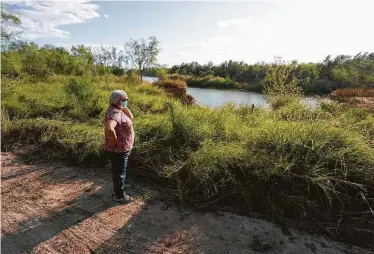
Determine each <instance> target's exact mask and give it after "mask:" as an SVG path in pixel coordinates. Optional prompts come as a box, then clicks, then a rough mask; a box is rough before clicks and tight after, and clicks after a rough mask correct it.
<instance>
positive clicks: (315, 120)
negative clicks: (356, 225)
mask: <svg viewBox="0 0 374 254" xmlns="http://www.w3.org/2000/svg"><path fill="white" fill-rule="evenodd" d="M51 82H52V83H51ZM118 88H119V89H124V90H125V91H126V92H127V93H128V95H129V98H130V99H131V102H130V104H129V107H130V108H131V110H132V111H133V112H134V115H135V116H136V118H135V122H134V124H135V129H136V133H137V135H136V143H135V144H136V145H135V148H134V150H133V152H132V156H131V157H130V167H131V168H132V170H130V174H132V175H133V176H134V177H135V176H137V177H143V178H145V179H150V180H151V181H152V182H155V181H156V182H158V183H160V184H163V185H165V186H168V187H169V188H170V189H171V190H173V191H172V192H170V194H173V195H175V198H177V199H178V200H179V201H181V202H184V203H187V204H190V205H193V206H198V207H207V206H210V207H211V206H227V205H229V206H232V207H235V208H240V209H244V210H245V211H248V210H255V211H258V212H263V213H267V214H269V215H273V216H286V217H293V218H305V217H316V216H317V217H318V218H319V219H321V220H328V221H337V220H339V219H342V220H343V221H345V220H351V219H352V218H355V217H359V214H360V217H361V219H364V220H365V218H366V217H367V216H366V215H369V214H370V207H372V206H373V197H374V189H373V188H374V174H373V173H374V143H373V139H372V137H373V135H374V116H373V115H372V114H370V113H369V112H367V111H365V110H363V109H355V108H349V107H345V106H343V105H340V104H337V103H334V102H322V103H321V106H319V107H318V108H316V109H311V108H308V107H306V106H303V105H302V104H298V102H293V103H291V104H287V105H285V106H283V107H280V108H279V109H278V110H276V111H273V110H265V109H261V108H256V109H252V108H250V107H245V106H242V107H234V106H231V105H227V106H224V107H221V108H219V109H211V108H205V107H199V106H189V107H187V106H183V105H182V104H181V103H179V102H178V101H175V100H174V99H172V98H169V97H167V96H166V95H165V93H164V92H163V90H160V89H159V88H157V87H156V86H151V85H147V84H144V85H135V86H134V85H129V84H128V83H127V80H126V79H125V78H119V77H115V76H112V77H111V79H110V80H109V81H108V80H105V79H104V78H103V77H97V78H91V79H88V78H86V77H78V78H76V77H73V78H70V77H64V76H61V77H59V78H56V77H55V78H51V80H49V79H47V80H45V81H43V82H40V81H38V82H35V81H34V82H27V81H24V80H22V81H21V80H13V79H3V85H2V96H3V98H2V108H3V114H2V141H3V142H2V144H3V148H9V147H11V145H12V144H13V143H15V142H19V141H21V142H22V143H32V144H34V145H36V147H37V148H38V149H37V150H36V151H37V153H38V156H45V157H47V158H50V159H68V160H69V161H70V162H75V163H80V164H82V163H95V164H96V165H105V164H106V159H105V155H104V153H103V150H102V140H103V131H102V118H103V114H104V112H105V109H106V107H107V97H108V94H109V93H110V91H112V90H113V89H118ZM86 91H87V92H86ZM90 98H92V100H94V101H95V105H96V107H97V109H99V110H98V111H96V113H95V114H92V115H90V114H89V112H90V110H91V107H92V105H91V104H90V103H91V99H90ZM85 103H88V104H85ZM97 112H99V113H97ZM82 115H83V116H87V117H83V118H82ZM352 119H353V120H352Z"/></svg>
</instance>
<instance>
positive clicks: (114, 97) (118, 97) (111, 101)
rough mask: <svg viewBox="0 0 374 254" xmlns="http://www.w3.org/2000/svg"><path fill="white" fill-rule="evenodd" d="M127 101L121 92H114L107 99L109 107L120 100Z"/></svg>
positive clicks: (123, 92)
mask: <svg viewBox="0 0 374 254" xmlns="http://www.w3.org/2000/svg"><path fill="white" fill-rule="evenodd" d="M123 99H127V94H126V93H125V91H123V90H114V91H113V92H112V93H111V94H110V97H109V105H113V104H117V103H118V102H119V101H120V100H123Z"/></svg>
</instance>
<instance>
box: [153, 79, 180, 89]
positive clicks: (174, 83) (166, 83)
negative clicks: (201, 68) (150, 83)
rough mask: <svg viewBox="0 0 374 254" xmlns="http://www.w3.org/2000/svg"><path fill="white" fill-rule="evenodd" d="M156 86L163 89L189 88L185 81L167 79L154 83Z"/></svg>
mask: <svg viewBox="0 0 374 254" xmlns="http://www.w3.org/2000/svg"><path fill="white" fill-rule="evenodd" d="M154 85H156V86H158V87H162V88H184V89H185V88H187V85H186V82H185V81H183V80H177V79H175V80H172V79H165V80H159V81H158V82H156V83H154Z"/></svg>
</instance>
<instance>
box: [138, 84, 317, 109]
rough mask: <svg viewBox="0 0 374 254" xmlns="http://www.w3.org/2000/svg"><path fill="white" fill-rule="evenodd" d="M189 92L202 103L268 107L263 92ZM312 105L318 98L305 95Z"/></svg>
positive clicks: (195, 89) (308, 103)
mask: <svg viewBox="0 0 374 254" xmlns="http://www.w3.org/2000/svg"><path fill="white" fill-rule="evenodd" d="M143 80H146V81H149V82H154V81H157V78H154V77H143ZM187 93H188V94H191V95H192V97H194V98H195V100H196V102H197V103H198V104H200V105H205V106H210V107H219V106H221V105H223V104H225V103H233V104H235V105H252V104H253V105H255V106H260V107H268V106H269V104H268V103H267V102H266V100H265V98H264V95H263V94H261V93H254V92H248V91H240V90H221V89H210V88H196V87H189V88H187ZM302 101H303V102H304V103H305V104H307V105H309V106H310V107H316V106H317V104H318V99H317V98H316V97H304V98H303V100H302Z"/></svg>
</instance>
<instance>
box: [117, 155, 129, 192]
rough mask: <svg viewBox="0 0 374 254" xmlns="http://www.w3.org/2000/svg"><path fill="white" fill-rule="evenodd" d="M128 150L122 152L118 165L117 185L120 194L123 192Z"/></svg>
mask: <svg viewBox="0 0 374 254" xmlns="http://www.w3.org/2000/svg"><path fill="white" fill-rule="evenodd" d="M129 154H130V153H129V152H126V153H122V154H121V155H120V165H119V167H118V169H119V172H118V177H119V185H120V190H121V195H124V194H125V180H126V172H127V162H128V158H129Z"/></svg>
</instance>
